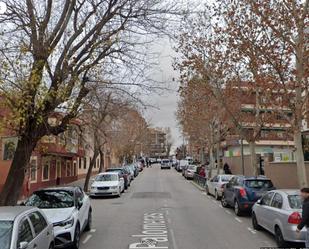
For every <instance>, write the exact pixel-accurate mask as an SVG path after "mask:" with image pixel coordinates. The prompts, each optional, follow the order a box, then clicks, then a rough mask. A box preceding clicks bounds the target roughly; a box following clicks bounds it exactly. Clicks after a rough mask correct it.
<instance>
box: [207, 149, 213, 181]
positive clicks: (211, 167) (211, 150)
mask: <svg viewBox="0 0 309 249" xmlns="http://www.w3.org/2000/svg"><path fill="white" fill-rule="evenodd" d="M209 157H210V170H209V175H208V176H207V178H211V177H212V174H211V173H212V170H213V169H214V168H215V159H214V152H213V148H212V147H211V148H210V151H209Z"/></svg>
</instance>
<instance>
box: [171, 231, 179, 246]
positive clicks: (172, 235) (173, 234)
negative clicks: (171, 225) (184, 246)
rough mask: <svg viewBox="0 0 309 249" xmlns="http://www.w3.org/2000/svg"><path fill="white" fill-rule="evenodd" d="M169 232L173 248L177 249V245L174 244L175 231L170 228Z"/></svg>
mask: <svg viewBox="0 0 309 249" xmlns="http://www.w3.org/2000/svg"><path fill="white" fill-rule="evenodd" d="M170 234H171V239H172V243H173V249H178V246H177V244H176V238H175V233H174V230H173V229H170Z"/></svg>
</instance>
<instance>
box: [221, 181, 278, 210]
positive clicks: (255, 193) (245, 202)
mask: <svg viewBox="0 0 309 249" xmlns="http://www.w3.org/2000/svg"><path fill="white" fill-rule="evenodd" d="M273 189H275V188H274V186H273V184H272V182H271V180H270V179H267V178H266V177H245V176H240V175H238V176H233V177H232V179H231V180H230V181H229V182H228V183H226V184H225V185H224V191H223V195H222V198H221V203H222V206H223V207H228V206H232V207H234V211H235V214H236V215H238V216H240V215H241V214H242V213H243V212H244V211H251V208H252V206H253V205H254V203H255V202H256V201H257V200H258V199H260V198H261V197H262V196H263V195H264V194H265V193H266V192H267V191H269V190H273Z"/></svg>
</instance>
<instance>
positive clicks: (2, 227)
mask: <svg viewBox="0 0 309 249" xmlns="http://www.w3.org/2000/svg"><path fill="white" fill-rule="evenodd" d="M12 231H13V221H1V220H0V248H1V249H9V248H10V245H11V237H12Z"/></svg>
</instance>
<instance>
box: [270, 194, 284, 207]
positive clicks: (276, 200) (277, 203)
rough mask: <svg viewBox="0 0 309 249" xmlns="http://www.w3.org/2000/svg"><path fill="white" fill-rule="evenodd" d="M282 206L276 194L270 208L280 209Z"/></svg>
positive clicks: (281, 201)
mask: <svg viewBox="0 0 309 249" xmlns="http://www.w3.org/2000/svg"><path fill="white" fill-rule="evenodd" d="M282 204H283V199H282V196H281V195H280V194H278V193H276V194H275V196H274V198H273V201H272V203H271V206H272V207H274V208H282Z"/></svg>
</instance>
